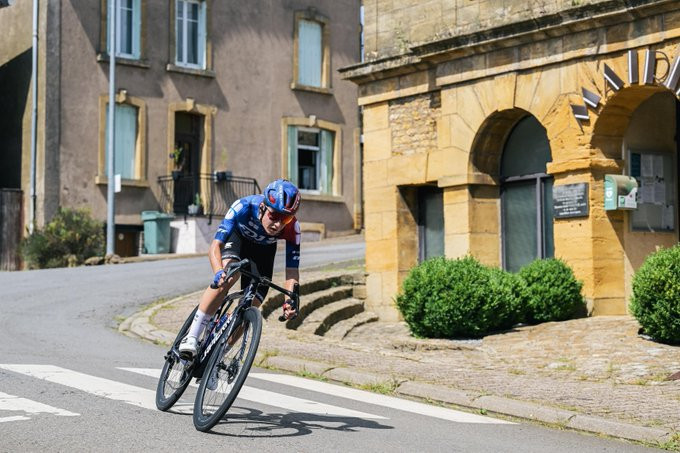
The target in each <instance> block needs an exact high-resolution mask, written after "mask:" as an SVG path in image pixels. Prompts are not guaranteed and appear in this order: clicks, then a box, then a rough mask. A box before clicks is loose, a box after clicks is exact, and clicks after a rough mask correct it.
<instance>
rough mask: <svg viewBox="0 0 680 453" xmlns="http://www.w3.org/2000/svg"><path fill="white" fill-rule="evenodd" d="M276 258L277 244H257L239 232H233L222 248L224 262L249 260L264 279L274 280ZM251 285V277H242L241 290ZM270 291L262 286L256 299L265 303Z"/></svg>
mask: <svg viewBox="0 0 680 453" xmlns="http://www.w3.org/2000/svg"><path fill="white" fill-rule="evenodd" d="M275 257H276V243H273V244H256V243H254V242H251V241H249V240H248V239H246V238H244V237H243V236H241V235H240V234H239V233H238V231H236V230H234V231H232V233H231V235H229V238H228V239H227V242H225V243H224V245H223V246H222V261H224V260H230V259H233V260H237V261H238V260H242V259H245V258H248V259H249V260H251V261H252V262H254V263H255V265H256V266H257V271H258V272H259V273H260V275H262V276H263V277H267V278H269V279H271V278H272V274H273V273H274V258H275ZM249 284H250V277H248V276H246V275H241V289H245V288H246V287H248V285H249ZM267 291H269V287H268V286H260V288H259V289H258V291H257V294H256V297H257V298H258V299H260V302H263V301H264V298H265V296H266V295H267Z"/></svg>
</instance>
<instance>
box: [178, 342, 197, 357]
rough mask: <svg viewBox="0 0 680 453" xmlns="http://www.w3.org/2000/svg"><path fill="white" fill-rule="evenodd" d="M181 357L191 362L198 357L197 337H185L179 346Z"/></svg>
mask: <svg viewBox="0 0 680 453" xmlns="http://www.w3.org/2000/svg"><path fill="white" fill-rule="evenodd" d="M178 349H179V356H180V357H181V358H183V359H185V360H191V359H193V358H194V357H195V356H196V351H197V350H198V340H197V339H196V337H184V339H183V340H182V342H181V343H180V344H179V348H178Z"/></svg>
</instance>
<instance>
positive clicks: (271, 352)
mask: <svg viewBox="0 0 680 453" xmlns="http://www.w3.org/2000/svg"><path fill="white" fill-rule="evenodd" d="M279 353H280V352H279V350H278V349H267V350H259V351H257V356H256V358H257V359H258V360H257V362H256V363H257V366H258V367H260V368H270V367H269V366H268V365H266V364H265V362H266V361H267V360H268V359H269V358H270V357H276V356H277V355H279Z"/></svg>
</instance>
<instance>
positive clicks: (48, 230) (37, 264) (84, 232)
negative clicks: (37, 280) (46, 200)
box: [21, 209, 104, 269]
mask: <svg viewBox="0 0 680 453" xmlns="http://www.w3.org/2000/svg"><path fill="white" fill-rule="evenodd" d="M21 253H22V255H23V257H24V260H25V261H26V265H27V266H28V268H29V269H36V268H38V269H42V268H50V267H65V266H74V265H79V264H82V263H83V262H84V261H85V260H86V259H87V258H90V257H92V256H101V255H102V254H103V253H104V229H103V224H102V223H101V222H99V221H97V220H94V219H92V217H91V216H90V213H89V212H88V211H87V210H82V209H60V210H59V212H58V213H57V215H56V216H54V218H53V219H52V221H51V222H49V223H48V224H47V225H45V228H44V229H42V230H40V229H38V230H36V231H34V233H33V234H32V235H31V236H28V237H26V238H24V240H23V241H22V243H21Z"/></svg>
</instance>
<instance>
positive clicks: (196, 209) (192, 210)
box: [187, 193, 203, 215]
mask: <svg viewBox="0 0 680 453" xmlns="http://www.w3.org/2000/svg"><path fill="white" fill-rule="evenodd" d="M202 208H203V206H202V200H201V194H199V193H197V194H196V196H195V197H194V202H193V203H191V204H190V205H189V206H187V211H188V213H189V215H199V214H200V213H201V211H202Z"/></svg>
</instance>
